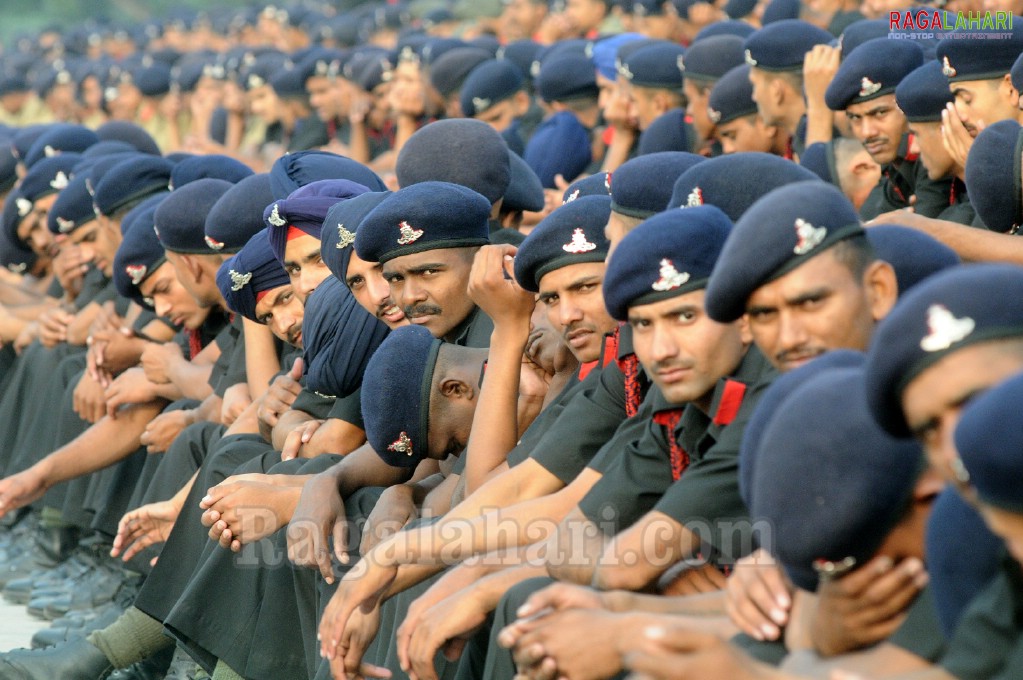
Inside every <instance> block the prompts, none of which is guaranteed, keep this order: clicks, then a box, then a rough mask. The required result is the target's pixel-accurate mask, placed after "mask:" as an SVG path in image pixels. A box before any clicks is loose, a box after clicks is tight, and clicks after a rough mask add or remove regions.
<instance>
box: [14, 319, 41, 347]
mask: <svg viewBox="0 0 1023 680" xmlns="http://www.w3.org/2000/svg"><path fill="white" fill-rule="evenodd" d="M38 338H39V321H38V320H37V321H33V322H32V323H30V324H28V325H27V326H25V327H24V328H23V329H21V332H20V333H18V337H16V338H14V351H15V352H17V353H18V354H21V353H22V352H23V351H24V350H25V348H26V347H28V346H29V345H31V344H32V341H33V340H36V339H38Z"/></svg>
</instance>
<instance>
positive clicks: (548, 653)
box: [501, 609, 634, 680]
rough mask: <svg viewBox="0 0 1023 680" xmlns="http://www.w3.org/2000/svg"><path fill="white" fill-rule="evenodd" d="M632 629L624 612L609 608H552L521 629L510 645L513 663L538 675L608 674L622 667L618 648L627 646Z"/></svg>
mask: <svg viewBox="0 0 1023 680" xmlns="http://www.w3.org/2000/svg"><path fill="white" fill-rule="evenodd" d="M632 629H633V626H632V624H631V623H627V620H626V619H625V617H624V616H623V615H619V614H612V613H610V612H604V611H595V610H592V609H569V610H565V611H559V612H554V613H551V614H548V615H547V616H544V617H542V618H540V619H537V620H535V621H532V622H530V625H529V626H528V627H527V628H526V629H525V630H524V632H523V634H522V635H521V637H520V638H519V639H518V641H517V642H516V644H515V645H514V648H513V656H514V658H515V666H516V667H517V668H518V672H519V674H521V675H525V676H526V677H529V678H537V679H539V678H555V677H557V678H571V680H598V678H607V677H611V676H612V675H614V674H615V673H617V672H618V671H620V670H621V669H622V651H621V648H622V647H623V646H624V647H628V646H629V645H628V643H627V640H628V639H629V638H630V637H631V634H632V633H633V632H634V631H633V630H632ZM506 630H507V629H506ZM501 644H502V646H503V645H504V639H502V640H501Z"/></svg>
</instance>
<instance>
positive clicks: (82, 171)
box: [75, 151, 169, 198]
mask: <svg viewBox="0 0 1023 680" xmlns="http://www.w3.org/2000/svg"><path fill="white" fill-rule="evenodd" d="M145 157H146V155H145V154H141V153H139V152H138V151H131V152H124V153H112V154H109V155H106V156H100V157H99V158H91V159H84V160H83V162H81V163H80V165H78V166H76V167H75V174H76V175H88V179H87V180H86V186H87V187H88V189H89V193H90V194H92V195H93V197H94V198H95V196H96V187H97V186H99V183H100V182H102V181H103V177H104V176H105V175H106V174H107V173H108V172H110V171H111V170H113V169H114V168H115V167H117V166H118V165H120V164H121V162H122V161H126V160H128V159H138V158H145ZM168 176H169V175H168ZM166 188H167V187H164V189H166Z"/></svg>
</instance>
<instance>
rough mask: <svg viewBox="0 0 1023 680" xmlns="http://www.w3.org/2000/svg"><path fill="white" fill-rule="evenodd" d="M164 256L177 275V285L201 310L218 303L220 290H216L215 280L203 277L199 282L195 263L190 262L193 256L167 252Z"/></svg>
mask: <svg viewBox="0 0 1023 680" xmlns="http://www.w3.org/2000/svg"><path fill="white" fill-rule="evenodd" d="M165 256H166V257H167V261H168V262H170V264H171V266H172V267H173V268H174V273H175V274H177V277H178V283H180V284H181V287H182V288H184V289H185V290H186V291H188V294H189V295H191V296H192V298H193V299H194V300H195V303H196V304H197V305H199V306H200V307H202V308H209V307H212V306H213V305H215V304H217V302H219V301H220V299H221V298H220V289H219V288H217V285H216V280H214V279H213V278H212V277H208V276H207V277H205V280H200V277H199V276H198V275H197V274H196V263H195V261H194V260H192V258H193V257H197V256H195V255H182V254H181V253H173V252H171V251H169V250H168V251H167V252H166V254H165Z"/></svg>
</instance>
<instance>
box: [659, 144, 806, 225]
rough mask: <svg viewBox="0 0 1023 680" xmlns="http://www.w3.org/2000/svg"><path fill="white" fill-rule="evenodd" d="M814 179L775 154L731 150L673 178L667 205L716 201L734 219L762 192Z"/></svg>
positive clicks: (734, 220)
mask: <svg viewBox="0 0 1023 680" xmlns="http://www.w3.org/2000/svg"><path fill="white" fill-rule="evenodd" d="M815 179H817V177H816V175H814V174H813V173H812V172H810V171H809V170H807V169H806V168H801V167H799V165H797V164H796V163H793V162H792V161H789V160H785V159H784V158H781V157H780V156H775V155H774V154H768V153H759V152H752V151H750V152H743V153H733V154H728V155H725V156H718V157H717V158H711V159H708V160H706V161H704V162H703V163H697V164H696V165H695V166H693V167H692V168H690V169H689V170H686V171H685V172H684V173H683V174H682V176H681V177H679V178H678V179H677V180H676V181H675V186H674V187H673V189H672V193H671V200H670V201H669V202H668V208H669V209H670V208H681V207H683V206H689V207H692V206H694V205H705V204H710V205H715V206H717V207H719V208H721V209H722V210H724V211H725V214H726V215H728V217H729V219H731V220H732V221H733V222H736V221H738V220H739V218H740V217H742V216H743V214H744V213H745V212H746V211H747V210H748V209H749V207H750V206H751V205H753V204H754V203H755V202H756V201H757V200H759V199H760V198H761V197H763V196H764V195H765V194H767V193H769V192H771V191H773V190H775V189H777V188H778V187H781V186H785V185H786V184H792V183H794V182H804V181H809V180H815Z"/></svg>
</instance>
